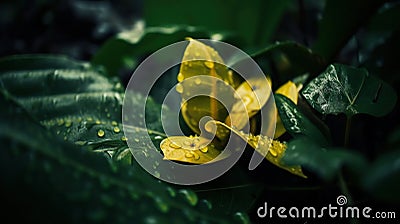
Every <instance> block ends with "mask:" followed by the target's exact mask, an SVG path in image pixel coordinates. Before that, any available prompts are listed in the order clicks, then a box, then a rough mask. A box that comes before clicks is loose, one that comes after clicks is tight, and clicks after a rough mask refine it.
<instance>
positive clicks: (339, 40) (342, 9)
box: [313, 0, 385, 61]
mask: <svg viewBox="0 0 400 224" xmlns="http://www.w3.org/2000/svg"><path fill="white" fill-rule="evenodd" d="M383 3H385V1H384V0H378V1H377V0H368V1H365V0H357V1H346V0H328V1H327V2H326V5H325V10H324V12H323V17H322V20H321V21H320V23H319V26H318V27H319V30H318V36H317V40H316V41H315V43H314V46H313V50H315V52H317V53H319V54H321V55H322V56H324V57H325V58H326V59H328V61H331V59H332V58H334V57H335V55H336V54H337V53H338V52H339V51H340V50H341V49H342V48H343V46H344V45H345V44H346V43H347V42H348V40H349V39H350V38H351V37H352V36H353V34H354V33H356V32H357V30H358V28H360V26H362V25H363V23H365V22H366V21H368V19H369V18H371V17H372V16H373V15H374V14H375V12H376V11H377V10H378V9H379V7H380V6H381V5H383Z"/></svg>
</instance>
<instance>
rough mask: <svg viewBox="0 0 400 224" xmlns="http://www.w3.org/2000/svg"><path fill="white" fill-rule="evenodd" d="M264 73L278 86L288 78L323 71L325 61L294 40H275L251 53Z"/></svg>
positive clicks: (236, 61) (229, 62) (237, 61)
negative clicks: (273, 42)
mask: <svg viewBox="0 0 400 224" xmlns="http://www.w3.org/2000/svg"><path fill="white" fill-rule="evenodd" d="M250 56H251V57H252V58H253V59H254V60H256V61H257V63H258V64H259V65H260V66H261V68H262V69H263V71H264V72H266V75H271V79H272V81H273V84H272V86H280V85H282V84H283V83H285V82H287V81H288V80H292V79H293V78H295V77H298V76H301V75H304V74H306V73H309V74H310V75H312V76H314V75H317V74H318V73H320V72H321V71H323V69H324V68H325V62H324V59H323V58H322V57H320V56H319V55H317V54H315V53H314V52H313V51H311V50H310V49H308V48H307V47H305V46H303V45H300V44H298V43H296V42H291V41H285V42H276V43H275V44H272V45H269V46H268V47H266V48H264V49H262V50H259V51H257V52H255V53H251V54H250ZM242 60H243V59H241V58H232V59H231V60H230V61H228V62H227V64H228V65H234V64H237V63H240V62H241V61H242Z"/></svg>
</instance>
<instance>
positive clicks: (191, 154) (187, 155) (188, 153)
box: [185, 152, 194, 158]
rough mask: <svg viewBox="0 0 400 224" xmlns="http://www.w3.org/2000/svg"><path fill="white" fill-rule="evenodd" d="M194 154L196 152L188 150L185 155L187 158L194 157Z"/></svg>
mask: <svg viewBox="0 0 400 224" xmlns="http://www.w3.org/2000/svg"><path fill="white" fill-rule="evenodd" d="M193 156H194V154H193V153H192V152H187V153H186V154H185V157H186V158H192V157H193Z"/></svg>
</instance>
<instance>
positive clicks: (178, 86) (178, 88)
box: [175, 83, 183, 93]
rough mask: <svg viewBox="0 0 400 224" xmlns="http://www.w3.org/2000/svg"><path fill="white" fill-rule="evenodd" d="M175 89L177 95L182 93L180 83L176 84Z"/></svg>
mask: <svg viewBox="0 0 400 224" xmlns="http://www.w3.org/2000/svg"><path fill="white" fill-rule="evenodd" d="M175 89H176V91H177V92H178V93H183V86H182V84H180V83H178V84H176V87H175Z"/></svg>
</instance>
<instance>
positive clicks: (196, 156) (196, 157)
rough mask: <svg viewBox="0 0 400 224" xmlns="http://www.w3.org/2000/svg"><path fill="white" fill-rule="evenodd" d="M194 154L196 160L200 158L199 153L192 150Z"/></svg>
mask: <svg viewBox="0 0 400 224" xmlns="http://www.w3.org/2000/svg"><path fill="white" fill-rule="evenodd" d="M192 154H193V156H194V159H195V160H198V159H200V156H199V154H197V153H195V152H192Z"/></svg>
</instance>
